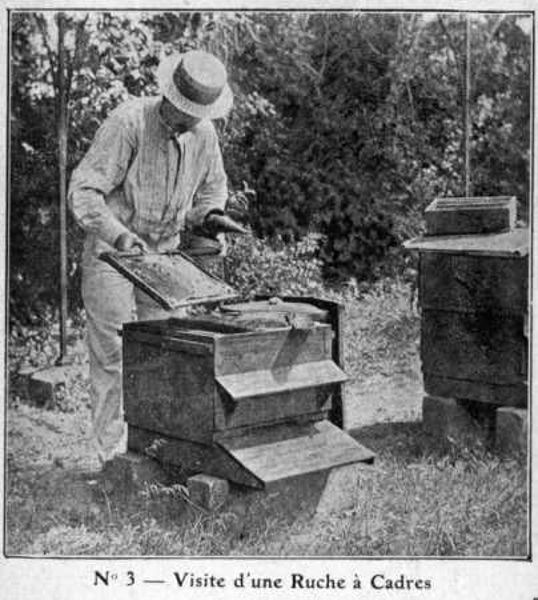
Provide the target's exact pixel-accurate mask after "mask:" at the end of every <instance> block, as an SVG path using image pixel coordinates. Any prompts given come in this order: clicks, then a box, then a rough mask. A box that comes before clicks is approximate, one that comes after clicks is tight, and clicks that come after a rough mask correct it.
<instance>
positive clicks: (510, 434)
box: [495, 406, 528, 454]
mask: <svg viewBox="0 0 538 600" xmlns="http://www.w3.org/2000/svg"><path fill="white" fill-rule="evenodd" d="M527 430H528V419H527V410H526V409H524V408H512V407H510V406H503V407H502V408H499V409H497V413H496V421H495V448H496V449H497V450H498V451H499V452H501V453H505V454H509V453H525V452H527Z"/></svg>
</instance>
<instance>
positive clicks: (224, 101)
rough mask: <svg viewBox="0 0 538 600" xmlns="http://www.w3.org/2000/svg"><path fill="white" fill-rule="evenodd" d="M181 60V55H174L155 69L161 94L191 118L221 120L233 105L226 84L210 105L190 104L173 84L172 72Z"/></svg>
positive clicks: (230, 91)
mask: <svg viewBox="0 0 538 600" xmlns="http://www.w3.org/2000/svg"><path fill="white" fill-rule="evenodd" d="M181 58H182V55H181V54H174V55H172V56H167V57H166V58H164V59H163V60H161V62H160V64H159V67H158V69H157V82H158V84H159V91H160V92H161V94H162V95H163V96H164V97H165V98H166V99H167V100H169V101H170V102H171V103H172V104H173V105H174V106H175V107H176V108H177V109H179V110H181V111H183V112H186V113H187V114H189V115H191V116H193V117H197V118H199V119H221V118H224V117H226V116H227V115H228V113H229V112H230V110H231V108H232V105H233V93H232V90H231V89H230V86H229V85H228V84H227V83H226V84H225V85H224V87H223V89H222V92H221V94H220V96H219V97H218V98H217V99H216V100H215V102H212V103H211V104H198V103H196V102H192V100H189V99H188V98H186V97H185V96H183V94H181V93H180V92H179V90H178V89H177V87H176V84H175V83H174V72H175V70H176V67H177V66H178V64H179V62H180V61H181Z"/></svg>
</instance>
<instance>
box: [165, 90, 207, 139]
mask: <svg viewBox="0 0 538 600" xmlns="http://www.w3.org/2000/svg"><path fill="white" fill-rule="evenodd" d="M159 112H160V114H161V117H162V118H163V120H164V122H165V123H166V124H167V125H168V127H170V129H172V131H173V132H174V133H185V131H189V129H192V128H193V127H195V126H196V125H197V124H198V123H199V122H200V121H201V119H199V118H198V117H193V116H191V115H189V114H187V113H185V112H183V111H181V110H179V109H177V108H176V107H175V106H174V105H173V104H172V103H171V102H170V101H169V100H167V99H166V98H163V100H162V102H161V107H160V109H159Z"/></svg>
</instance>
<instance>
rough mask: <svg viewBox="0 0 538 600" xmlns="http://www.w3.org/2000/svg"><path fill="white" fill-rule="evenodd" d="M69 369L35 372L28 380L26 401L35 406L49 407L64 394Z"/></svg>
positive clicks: (48, 369) (59, 368) (57, 368)
mask: <svg viewBox="0 0 538 600" xmlns="http://www.w3.org/2000/svg"><path fill="white" fill-rule="evenodd" d="M68 377H69V367H65V366H58V367H49V368H47V369H42V370H40V371H35V372H34V373H32V374H31V375H30V376H29V378H28V384H27V392H28V400H29V402H31V403H32V404H35V405H36V406H51V405H54V404H55V403H56V401H57V400H58V399H59V397H60V395H61V394H63V393H64V392H65V387H66V383H67V380H68Z"/></svg>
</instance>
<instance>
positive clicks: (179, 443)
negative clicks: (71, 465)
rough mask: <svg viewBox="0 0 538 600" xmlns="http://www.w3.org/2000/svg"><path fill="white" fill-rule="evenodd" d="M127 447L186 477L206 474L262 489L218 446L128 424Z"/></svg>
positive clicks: (254, 478) (261, 484)
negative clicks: (175, 469)
mask: <svg viewBox="0 0 538 600" xmlns="http://www.w3.org/2000/svg"><path fill="white" fill-rule="evenodd" d="M127 445H128V448H129V450H132V451H134V452H139V453H141V454H148V453H149V455H150V456H153V457H154V458H155V459H156V460H157V461H159V462H160V463H161V464H162V465H164V466H174V467H178V468H180V469H181V470H182V471H183V473H184V474H194V473H206V474H208V475H214V476H215V477H222V478H223V479H228V480H229V481H233V482H235V483H238V484H240V485H246V486H249V487H254V488H258V489H261V488H263V483H262V482H261V481H260V480H259V479H258V478H257V477H255V476H254V475H253V474H252V473H250V471H248V470H247V469H245V468H243V466H242V465H241V464H240V463H238V462H237V460H236V459H235V458H234V457H232V456H230V455H229V453H227V452H225V451H224V450H223V449H222V448H221V447H220V446H218V445H216V444H211V445H207V444H199V443H196V442H193V441H191V440H184V439H178V438H172V437H168V436H164V435H163V434H161V433H159V432H154V431H148V430H146V429H143V428H139V427H134V426H132V425H129V427H128V435H127Z"/></svg>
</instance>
